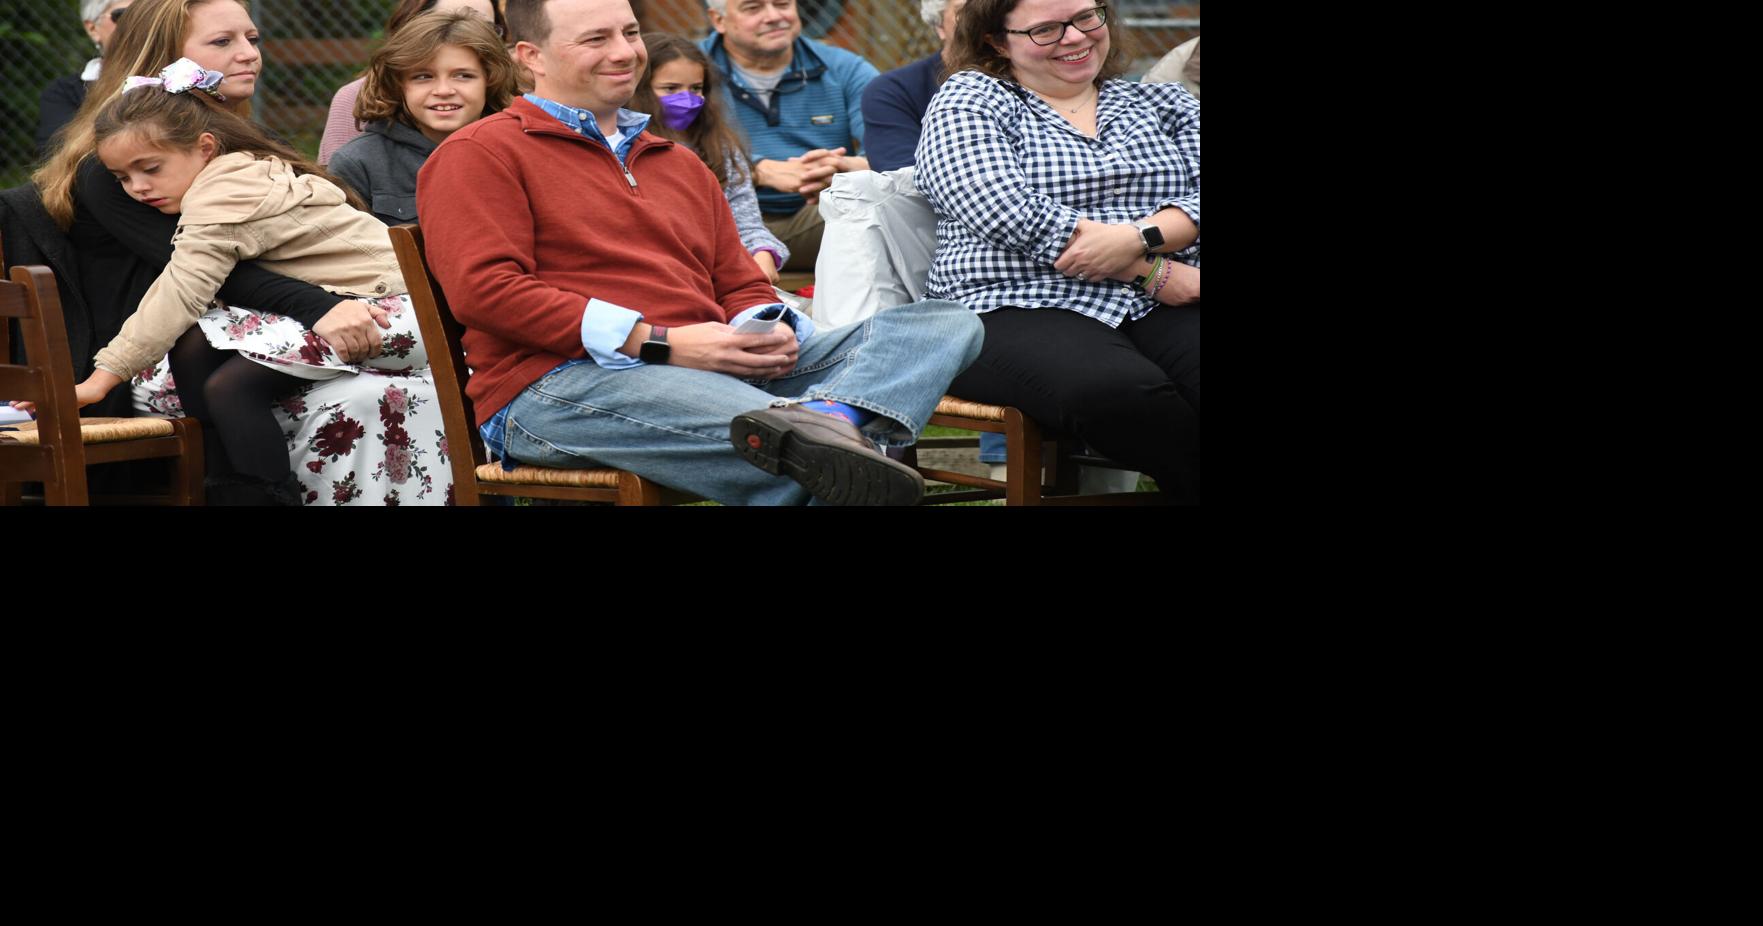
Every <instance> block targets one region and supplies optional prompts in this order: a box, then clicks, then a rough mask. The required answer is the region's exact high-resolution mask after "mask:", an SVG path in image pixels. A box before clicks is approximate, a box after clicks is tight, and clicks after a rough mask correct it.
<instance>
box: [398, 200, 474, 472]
mask: <svg viewBox="0 0 1763 926" xmlns="http://www.w3.org/2000/svg"><path fill="white" fill-rule="evenodd" d="M388 231H389V233H390V234H391V237H392V250H393V251H394V252H395V253H396V254H397V255H398V269H399V270H400V271H402V272H403V275H404V284H405V286H407V287H409V290H410V304H411V305H412V306H413V307H414V308H415V309H416V320H417V324H418V325H420V326H421V328H422V340H423V343H424V344H427V345H429V348H428V351H429V369H430V370H431V372H433V374H434V377H435V391H436V393H438V394H439V397H440V401H441V421H442V424H443V425H444V426H445V428H446V431H447V447H448V449H449V450H450V451H451V453H450V454H449V456H451V458H452V462H453V487H454V488H453V503H454V504H455V505H476V504H478V503H479V495H478V491H477V487H478V483H477V468H478V467H479V466H481V465H483V464H484V463H486V462H488V460H489V454H488V453H487V452H486V451H485V450H484V442H483V438H481V437H480V436H479V435H478V431H477V424H476V422H477V416H476V414H475V413H474V411H473V409H472V404H471V399H470V398H468V397H467V396H466V394H465V385H466V383H468V382H470V381H471V370H470V368H468V367H467V366H466V365H465V345H464V337H465V326H463V325H461V324H459V320H458V319H456V318H454V317H453V312H452V311H451V310H450V309H449V308H448V307H447V295H446V293H444V292H442V290H441V283H440V281H439V280H436V279H435V275H434V274H433V273H432V272H430V270H429V266H428V259H427V258H426V257H425V256H424V254H423V250H422V245H423V241H422V228H421V227H419V226H417V225H394V226H392V227H391V228H390V229H389V230H388ZM443 344H444V345H446V348H447V349H446V351H445V352H442V351H439V350H437V349H436V348H437V346H438V345H443Z"/></svg>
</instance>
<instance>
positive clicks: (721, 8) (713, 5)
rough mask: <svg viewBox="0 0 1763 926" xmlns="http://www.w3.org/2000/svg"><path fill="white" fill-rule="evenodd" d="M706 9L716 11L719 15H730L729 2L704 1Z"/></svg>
mask: <svg viewBox="0 0 1763 926" xmlns="http://www.w3.org/2000/svg"><path fill="white" fill-rule="evenodd" d="M704 9H707V10H715V11H716V12H717V14H718V15H721V16H727V15H728V0H704Z"/></svg>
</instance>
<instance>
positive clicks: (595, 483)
mask: <svg viewBox="0 0 1763 926" xmlns="http://www.w3.org/2000/svg"><path fill="white" fill-rule="evenodd" d="M620 475H621V474H620V473H619V471H618V470H616V469H546V468H544V467H542V466H516V467H515V468H514V469H512V470H505V469H503V468H502V464H500V463H485V464H484V465H482V466H480V467H478V468H477V481H479V482H497V483H503V484H506V485H535V486H576V487H578V488H584V489H616V488H618V479H619V476H620Z"/></svg>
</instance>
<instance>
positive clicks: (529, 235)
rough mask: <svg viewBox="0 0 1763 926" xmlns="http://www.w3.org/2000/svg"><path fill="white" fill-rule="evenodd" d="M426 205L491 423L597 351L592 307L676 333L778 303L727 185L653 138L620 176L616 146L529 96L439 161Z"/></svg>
mask: <svg viewBox="0 0 1763 926" xmlns="http://www.w3.org/2000/svg"><path fill="white" fill-rule="evenodd" d="M626 168H628V170H629V172H630V177H631V179H634V180H635V184H634V185H633V184H632V183H631V180H630V179H627V178H626V176H625V170H626ZM416 202H417V215H418V216H420V217H421V222H422V233H423V238H424V241H425V244H426V250H427V254H428V262H429V268H430V269H431V270H433V271H434V274H435V278H436V279H438V280H440V281H441V287H442V289H443V290H444V291H445V292H446V294H447V302H448V304H449V305H450V306H451V308H452V310H453V314H454V316H455V317H457V318H458V319H459V321H460V323H461V324H463V325H464V326H465V336H464V346H465V354H466V363H467V364H469V365H470V366H471V368H472V375H471V382H470V384H469V385H468V386H467V387H466V394H467V395H469V396H470V397H471V400H472V404H473V406H474V407H475V409H476V412H477V423H478V424H479V425H482V424H483V423H484V422H485V421H488V420H489V419H490V417H491V416H493V415H495V414H496V412H498V411H500V410H501V408H502V406H504V405H507V404H508V403H509V402H511V401H513V400H514V397H515V396H516V395H519V394H520V391H521V390H522V389H525V388H526V387H527V386H529V385H531V384H532V383H533V382H534V381H535V380H537V379H538V378H539V377H541V376H543V375H545V374H546V373H547V372H549V371H550V370H551V369H552V368H553V367H555V366H557V365H558V364H559V363H562V362H563V361H565V360H570V359H583V358H586V357H587V356H588V352H587V350H586V349H585V348H583V347H582V340H581V323H582V311H583V310H584V309H585V308H586V307H587V304H588V300H589V299H604V300H606V301H607V302H612V303H616V304H617V305H621V306H624V307H625V308H628V309H633V310H635V311H638V312H641V313H643V320H644V321H646V322H648V323H650V324H652V325H666V326H668V327H670V328H672V327H678V326H681V325H693V324H697V323H699V322H727V321H728V320H729V319H731V318H733V317H734V316H736V315H738V314H739V313H741V312H742V311H745V310H746V309H749V308H752V307H753V306H756V305H763V304H765V303H770V302H775V301H777V299H776V295H775V294H774V293H773V292H772V289H771V285H770V284H769V283H767V282H766V280H765V276H764V274H762V273H761V272H760V271H759V267H758V265H756V264H754V263H753V259H752V257H750V256H748V254H747V250H746V248H745V247H744V246H742V244H741V236H740V235H739V234H738V233H737V232H736V231H735V220H734V215H733V214H732V213H730V212H729V208H728V199H727V198H726V197H724V196H723V193H722V188H721V187H719V186H717V184H716V177H715V176H713V175H712V174H711V173H710V170H709V169H708V168H706V167H705V166H704V164H703V162H702V161H699V160H698V156H697V155H695V154H693V153H692V152H691V151H689V150H687V149H685V148H683V147H680V146H678V145H675V144H674V143H673V142H670V141H666V140H664V139H661V138H658V137H656V136H654V135H651V134H650V133H648V132H644V133H642V134H641V135H639V136H637V140H636V141H635V142H633V143H632V145H631V149H630V152H629V153H628V154H627V155H626V156H625V166H624V167H623V168H621V167H620V166H619V163H618V157H617V156H616V155H614V154H613V153H612V151H611V150H610V149H608V148H607V147H606V146H605V145H603V144H601V143H599V142H597V141H593V140H591V139H588V138H584V137H582V136H580V135H577V134H576V133H575V132H574V131H572V130H571V129H569V128H568V127H567V126H565V125H563V124H562V123H560V122H558V121H557V120H556V119H555V118H553V117H552V116H550V115H549V114H547V113H546V112H545V111H544V110H542V109H539V108H538V107H537V106H534V105H533V104H531V103H529V102H527V101H525V100H522V99H518V98H517V99H516V100H515V101H514V103H513V105H511V106H509V107H508V108H507V109H505V110H503V111H502V112H500V113H497V114H495V115H493V116H490V117H488V118H486V119H482V120H479V121H478V122H474V123H472V124H471V125H468V126H466V127H465V128H463V129H460V130H459V131H457V132H454V133H453V134H452V135H451V136H449V137H448V138H447V140H446V141H445V142H443V143H441V146H440V147H438V148H436V149H435V152H434V153H433V154H431V155H429V159H428V162H427V163H426V164H424V165H423V166H422V170H421V171H420V172H419V173H418V174H417V178H416Z"/></svg>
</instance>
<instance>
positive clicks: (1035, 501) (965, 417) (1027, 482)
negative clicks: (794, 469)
mask: <svg viewBox="0 0 1763 926" xmlns="http://www.w3.org/2000/svg"><path fill="white" fill-rule="evenodd" d="M930 423H931V424H934V425H940V426H942V427H946V428H962V429H964V430H968V431H991V432H994V433H1001V434H1003V435H1004V451H1005V454H1006V460H1005V463H1004V478H1003V479H1002V480H999V479H991V478H988V477H985V476H969V475H967V474H966V473H959V472H951V471H949V470H941V469H928V468H925V467H922V466H919V465H918V453H917V448H914V447H909V448H907V451H906V453H907V456H906V461H905V462H906V465H908V466H911V467H913V468H914V469H917V470H918V472H919V474H920V475H922V476H923V477H924V478H926V479H934V480H936V481H938V482H947V483H950V484H953V485H959V486H967V487H969V488H970V489H972V490H973V491H957V492H939V493H936V494H934V495H926V496H925V497H924V501H925V504H931V505H940V504H945V503H948V502H965V501H975V500H978V499H987V498H1002V499H1003V500H1004V504H1005V505H1006V506H1017V505H1157V504H1162V502H1163V497H1162V493H1160V492H1117V493H1111V494H1106V495H1079V494H1078V483H1077V480H1078V469H1077V468H1078V465H1080V464H1081V465H1084V466H1095V467H1101V468H1105V469H1121V468H1122V467H1121V466H1120V465H1119V464H1117V463H1113V462H1111V461H1109V460H1107V459H1104V458H1102V457H1098V456H1090V455H1085V454H1082V453H1079V452H1077V451H1078V450H1079V446H1078V444H1077V443H1076V442H1075V441H1067V440H1057V439H1053V438H1050V437H1048V436H1047V435H1046V434H1044V433H1043V432H1042V430H1041V426H1040V425H1038V424H1036V423H1035V420H1034V419H1033V418H1030V417H1029V416H1027V415H1025V414H1023V413H1022V412H1021V411H1020V410H1018V409H1016V408H1012V407H1010V406H1008V405H985V404H982V403H979V402H969V401H967V400H966V399H961V398H957V397H955V396H952V395H946V396H943V400H942V401H941V402H938V403H937V408H936V411H935V412H933V413H932V414H931V416H930ZM1043 466H1044V467H1045V469H1044V471H1043ZM1043 479H1044V481H1043Z"/></svg>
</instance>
